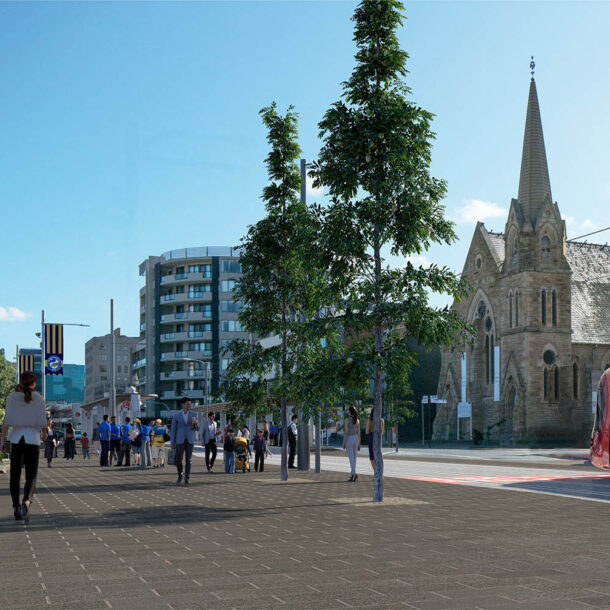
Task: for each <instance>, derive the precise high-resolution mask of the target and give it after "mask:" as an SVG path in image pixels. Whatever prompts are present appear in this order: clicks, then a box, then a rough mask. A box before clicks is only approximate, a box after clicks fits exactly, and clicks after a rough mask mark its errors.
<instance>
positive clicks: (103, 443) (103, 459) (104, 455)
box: [100, 441, 110, 466]
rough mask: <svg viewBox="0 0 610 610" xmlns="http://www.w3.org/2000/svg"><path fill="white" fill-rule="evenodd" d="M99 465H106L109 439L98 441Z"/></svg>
mask: <svg viewBox="0 0 610 610" xmlns="http://www.w3.org/2000/svg"><path fill="white" fill-rule="evenodd" d="M100 445H101V446H102V448H101V450H100V451H101V453H100V466H108V450H109V449H110V441H100Z"/></svg>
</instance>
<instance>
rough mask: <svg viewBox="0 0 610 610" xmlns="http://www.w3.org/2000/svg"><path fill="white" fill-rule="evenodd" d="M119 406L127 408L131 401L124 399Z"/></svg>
mask: <svg viewBox="0 0 610 610" xmlns="http://www.w3.org/2000/svg"><path fill="white" fill-rule="evenodd" d="M121 406H122V407H123V409H129V407H131V402H130V401H129V400H124V401H123V402H122V403H121Z"/></svg>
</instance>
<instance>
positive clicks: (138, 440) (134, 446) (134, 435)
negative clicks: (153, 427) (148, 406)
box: [129, 417, 142, 466]
mask: <svg viewBox="0 0 610 610" xmlns="http://www.w3.org/2000/svg"><path fill="white" fill-rule="evenodd" d="M129 440H130V441H131V452H132V453H133V465H134V466H140V463H141V461H140V458H141V457H142V454H141V448H142V422H141V421H140V419H139V418H138V417H136V418H135V419H134V420H133V426H132V427H131V430H130V431H129Z"/></svg>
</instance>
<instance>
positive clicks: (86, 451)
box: [80, 432, 91, 460]
mask: <svg viewBox="0 0 610 610" xmlns="http://www.w3.org/2000/svg"><path fill="white" fill-rule="evenodd" d="M80 447H81V449H82V451H83V460H84V459H88V460H90V459H91V455H89V439H88V438H87V433H86V432H83V436H82V437H81V439H80Z"/></svg>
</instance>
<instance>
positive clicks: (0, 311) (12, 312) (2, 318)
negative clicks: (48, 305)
mask: <svg viewBox="0 0 610 610" xmlns="http://www.w3.org/2000/svg"><path fill="white" fill-rule="evenodd" d="M31 316H32V314H31V313H26V312H25V311H21V309H17V307H2V306H0V322H23V321H24V320H26V319H27V318H30V317H31Z"/></svg>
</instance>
